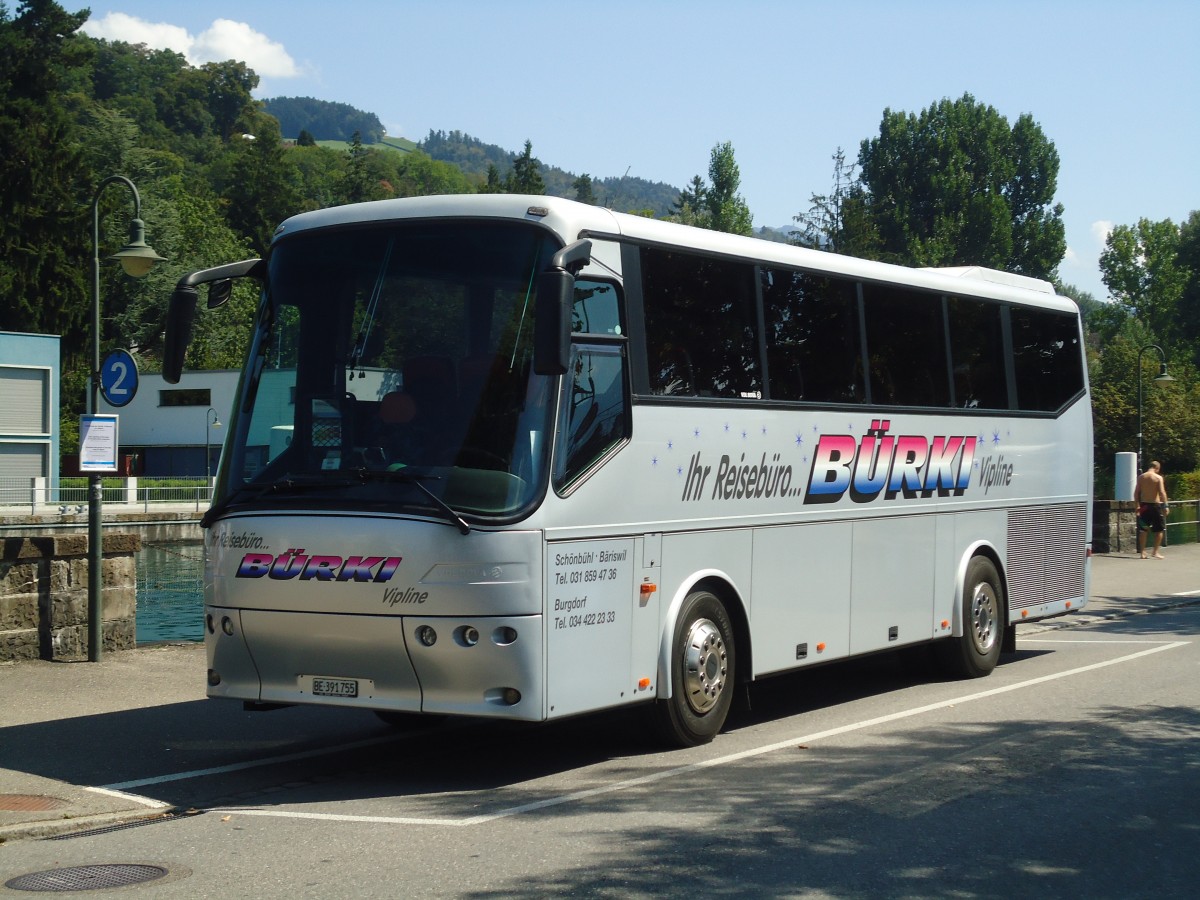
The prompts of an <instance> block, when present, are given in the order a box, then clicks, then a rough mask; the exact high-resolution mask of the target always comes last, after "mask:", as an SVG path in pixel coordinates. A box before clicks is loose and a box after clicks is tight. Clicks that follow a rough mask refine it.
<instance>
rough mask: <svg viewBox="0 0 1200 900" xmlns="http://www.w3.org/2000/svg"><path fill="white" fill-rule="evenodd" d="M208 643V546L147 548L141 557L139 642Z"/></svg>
mask: <svg viewBox="0 0 1200 900" xmlns="http://www.w3.org/2000/svg"><path fill="white" fill-rule="evenodd" d="M202 640H204V545H203V544H201V543H198V542H190V543H179V544H143V545H142V549H141V550H140V551H139V552H138V554H137V642H138V643H139V644H142V643H153V642H155V641H202Z"/></svg>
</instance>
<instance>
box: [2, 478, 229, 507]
mask: <svg viewBox="0 0 1200 900" xmlns="http://www.w3.org/2000/svg"><path fill="white" fill-rule="evenodd" d="M101 485H102V490H103V493H102V498H103V501H104V505H105V506H109V505H114V506H121V507H124V508H125V509H136V508H142V509H145V510H149V509H151V508H155V507H158V508H161V507H164V506H166V505H174V506H176V507H178V506H187V507H191V508H194V509H195V510H196V511H197V512H199V511H201V510H205V509H207V508H208V507H209V505H210V504H211V503H212V492H213V489H212V482H211V481H209V479H207V478H205V477H204V476H200V477H198V478H143V479H140V480H139V479H138V478H116V477H114V478H104V479H102V481H101ZM87 508H88V479H87V478H86V477H83V478H75V477H72V478H63V479H60V480H59V483H58V486H57V487H51V486H50V484H49V479H47V478H0V515H2V514H5V513H7V514H9V515H14V514H20V513H25V512H28V513H29V514H31V515H54V514H55V513H58V514H60V515H71V514H86V513H87Z"/></svg>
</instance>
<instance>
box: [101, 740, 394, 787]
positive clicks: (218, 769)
mask: <svg viewBox="0 0 1200 900" xmlns="http://www.w3.org/2000/svg"><path fill="white" fill-rule="evenodd" d="M395 740H397V738H396V737H394V736H389V737H377V738H367V739H365V740H361V741H354V742H352V743H349V744H338V745H337V746H336V747H321V748H318V749H316V750H304V751H301V752H299V753H285V754H283V755H282V756H265V757H263V758H261V759H251V760H247V761H246V762H240V763H230V764H229V765H226V766H213V767H212V768H211V769H192V770H191V771H189V772H174V773H172V774H170V775H155V776H152V777H150V778H135V779H134V780H133V781H119V782H117V783H116V784H106V785H104V786H103V787H100V788H91V790H109V791H123V790H125V789H126V788H135V787H146V786H148V785H151V784H167V783H168V782H171V781H186V780H187V779H189V778H200V777H202V776H204V775H224V774H225V773H226V772H241V771H242V770H243V769H257V768H260V767H261V766H272V765H275V764H276V763H285V762H294V761H295V760H298V759H312V758H313V757H314V756H328V755H329V754H331V753H341V752H342V751H343V750H357V749H359V748H360V747H374V746H375V745H376V744H390V743H392V742H393V741H395Z"/></svg>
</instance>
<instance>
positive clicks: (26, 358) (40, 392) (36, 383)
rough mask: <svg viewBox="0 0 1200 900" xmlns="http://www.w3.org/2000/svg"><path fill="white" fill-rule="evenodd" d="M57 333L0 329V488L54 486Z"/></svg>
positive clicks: (56, 435) (58, 383) (58, 379)
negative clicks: (35, 482) (36, 484)
mask: <svg viewBox="0 0 1200 900" xmlns="http://www.w3.org/2000/svg"><path fill="white" fill-rule="evenodd" d="M59 357H60V350H59V337H58V335H55V334H20V333H17V332H12V331H0V397H3V398H4V402H3V403H0V487H2V488H4V489H6V490H8V489H22V490H28V489H29V488H30V487H31V485H32V483H33V479H34V478H44V479H46V486H47V487H48V488H50V489H52V490H53V489H56V488H57V486H58V452H59V448H58V407H59V400H60V398H59V385H60V384H61V379H60V371H59V366H60V359H59Z"/></svg>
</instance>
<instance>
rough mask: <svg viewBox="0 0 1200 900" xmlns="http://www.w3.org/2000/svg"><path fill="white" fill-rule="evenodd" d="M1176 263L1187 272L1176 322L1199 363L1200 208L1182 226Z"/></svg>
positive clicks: (1197, 363) (1181, 335)
mask: <svg viewBox="0 0 1200 900" xmlns="http://www.w3.org/2000/svg"><path fill="white" fill-rule="evenodd" d="M1176 264H1177V265H1178V266H1179V268H1181V269H1182V270H1183V271H1184V273H1185V281H1184V285H1183V294H1182V295H1181V296H1180V298H1179V313H1178V315H1177V316H1176V321H1177V324H1178V327H1179V332H1180V338H1181V340H1182V341H1183V342H1184V343H1185V344H1186V345H1188V346H1190V347H1191V348H1192V355H1193V359H1194V361H1195V363H1196V365H1197V366H1200V210H1193V211H1192V213H1191V215H1189V216H1188V218H1187V221H1186V222H1184V223H1183V224H1182V225H1181V226H1180V227H1179V253H1178V255H1177V257H1176Z"/></svg>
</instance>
